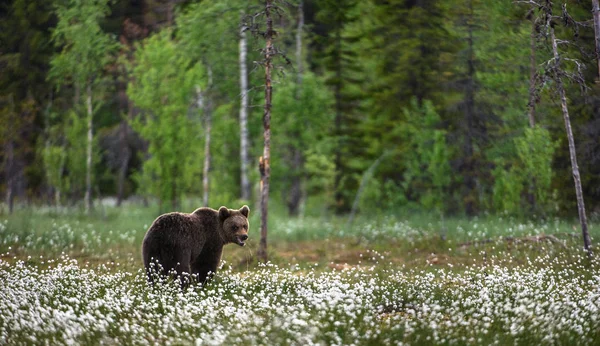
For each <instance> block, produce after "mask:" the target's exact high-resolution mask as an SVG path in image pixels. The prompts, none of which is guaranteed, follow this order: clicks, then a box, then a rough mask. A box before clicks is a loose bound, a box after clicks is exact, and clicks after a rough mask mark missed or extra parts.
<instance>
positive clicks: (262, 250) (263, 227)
mask: <svg viewBox="0 0 600 346" xmlns="http://www.w3.org/2000/svg"><path fill="white" fill-rule="evenodd" d="M272 6H273V0H266V1H265V19H266V22H267V29H266V32H265V40H266V46H265V51H264V54H265V61H264V62H265V110H264V114H263V134H264V148H263V156H262V157H261V158H260V159H259V171H260V211H261V215H260V244H259V247H258V251H257V253H256V256H257V257H258V259H259V261H262V262H267V229H268V228H267V220H268V202H269V180H270V176H271V167H270V164H271V162H270V160H271V99H272V95H273V88H272V86H271V69H272V58H273V55H274V53H275V52H274V48H273V18H272V17H271V7H272Z"/></svg>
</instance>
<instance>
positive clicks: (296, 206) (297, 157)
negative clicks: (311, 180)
mask: <svg viewBox="0 0 600 346" xmlns="http://www.w3.org/2000/svg"><path fill="white" fill-rule="evenodd" d="M303 30H304V9H303V4H302V1H300V3H299V4H298V27H297V28H296V72H297V73H296V80H297V87H296V99H299V98H300V94H301V93H302V72H303V65H302V32H303ZM295 130H297V131H298V132H300V131H302V130H301V129H295ZM294 135H295V136H297V137H298V138H300V139H301V138H302V137H301V134H300V133H295V134H294ZM302 148H303V143H302V142H301V141H300V143H298V145H295V146H292V148H291V156H292V162H291V166H292V172H293V173H292V183H291V187H290V191H289V197H288V200H287V206H288V213H289V215H293V216H297V215H298V214H299V211H300V202H301V201H302V195H303V192H302V182H303V180H304V177H303V175H304V173H303V171H304V155H303V153H302Z"/></svg>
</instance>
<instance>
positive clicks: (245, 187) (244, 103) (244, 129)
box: [239, 12, 251, 201]
mask: <svg viewBox="0 0 600 346" xmlns="http://www.w3.org/2000/svg"><path fill="white" fill-rule="evenodd" d="M242 13H243V12H242ZM242 18H243V15H242ZM242 21H243V20H242ZM247 30H248V28H247V27H246V26H245V25H243V24H242V28H241V30H240V49H239V51H240V59H239V64H240V95H241V97H240V181H241V198H242V199H243V200H246V201H247V200H249V199H250V196H251V186H250V180H249V179H248V167H249V166H250V162H249V160H248V150H249V140H248V66H247V64H248V62H247V55H248V42H247V37H246V31H247Z"/></svg>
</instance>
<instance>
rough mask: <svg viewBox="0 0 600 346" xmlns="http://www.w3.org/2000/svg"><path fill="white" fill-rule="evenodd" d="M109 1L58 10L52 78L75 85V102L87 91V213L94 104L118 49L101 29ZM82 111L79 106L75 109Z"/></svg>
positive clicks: (73, 3)
mask: <svg viewBox="0 0 600 346" xmlns="http://www.w3.org/2000/svg"><path fill="white" fill-rule="evenodd" d="M109 12H110V8H109V6H108V0H92V1H78V0H68V1H66V2H65V3H64V4H59V5H58V6H57V8H56V13H57V16H58V23H57V25H56V29H55V30H54V32H53V40H54V43H55V45H56V46H57V47H60V48H61V51H60V53H58V54H57V55H55V56H54V58H53V59H52V61H51V71H50V75H51V76H52V77H53V78H54V80H55V81H56V84H57V85H58V86H59V87H60V86H62V85H66V84H73V86H74V87H75V90H76V91H77V92H76V97H75V102H74V103H78V102H79V95H78V94H79V92H78V91H79V90H81V89H85V110H86V118H87V133H86V139H87V145H86V160H85V166H86V173H85V197H84V202H85V212H86V213H89V212H90V210H91V207H92V163H93V157H92V153H93V148H92V145H93V139H94V119H93V115H94V102H95V103H96V108H97V106H98V105H99V104H100V102H99V101H100V100H95V99H94V91H95V89H96V88H101V87H102V86H101V83H100V82H101V80H102V73H103V70H104V68H105V66H107V65H108V64H109V63H110V61H111V59H112V58H113V57H112V53H113V52H115V50H116V48H117V47H118V44H117V42H115V41H114V40H113V39H112V38H111V37H110V36H109V35H107V34H106V33H104V32H103V31H102V28H100V21H101V20H102V19H103V18H104V17H105V16H107V15H108V14H109ZM73 106H74V107H73V108H74V109H78V107H77V106H78V105H77V104H74V105H73Z"/></svg>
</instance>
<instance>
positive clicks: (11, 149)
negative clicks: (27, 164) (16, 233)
mask: <svg viewBox="0 0 600 346" xmlns="http://www.w3.org/2000/svg"><path fill="white" fill-rule="evenodd" d="M4 150H5V156H6V161H5V162H6V164H5V168H4V171H5V175H6V205H7V206H8V213H9V214H12V212H13V209H14V201H15V194H14V185H15V183H14V180H15V179H14V176H15V174H14V173H15V172H14V162H15V145H14V142H13V140H12V139H9V140H8V141H7V142H6V145H5V148H4Z"/></svg>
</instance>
